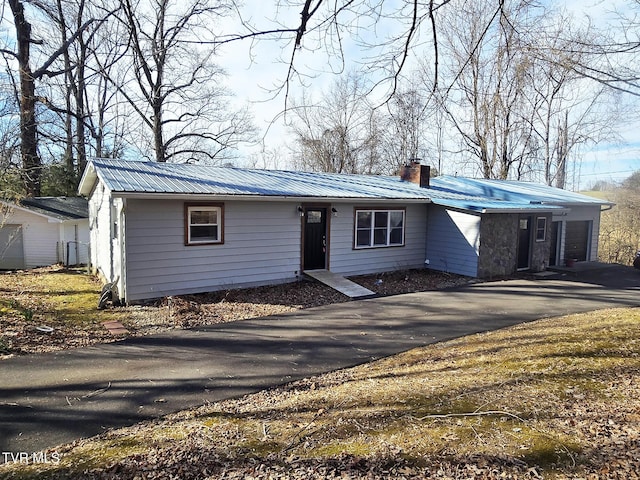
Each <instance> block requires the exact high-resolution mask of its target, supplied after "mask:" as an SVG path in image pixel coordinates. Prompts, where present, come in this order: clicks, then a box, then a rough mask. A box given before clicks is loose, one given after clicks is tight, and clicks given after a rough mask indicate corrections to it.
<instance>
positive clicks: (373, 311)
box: [0, 266, 640, 453]
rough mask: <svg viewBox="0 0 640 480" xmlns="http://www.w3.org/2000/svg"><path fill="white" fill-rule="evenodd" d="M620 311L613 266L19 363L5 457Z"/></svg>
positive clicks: (3, 415)
mask: <svg viewBox="0 0 640 480" xmlns="http://www.w3.org/2000/svg"><path fill="white" fill-rule="evenodd" d="M624 306H640V271H637V270H634V269H632V268H630V267H621V266H613V267H611V266H610V267H608V268H604V269H596V270H593V269H589V270H586V271H583V272H569V273H562V274H557V275H553V276H548V277H539V278H535V279H520V280H508V281H500V282H486V283H477V284H472V285H469V286H465V287H462V288H455V289H450V290H441V291H434V292H423V293H413V294H406V295H397V296H392V297H384V298H374V299H369V300H361V301H355V302H349V303H342V304H335V305H329V306H325V307H317V308H311V309H307V310H302V311H300V312H296V313H293V314H286V315H278V316H272V317H265V318H260V319H254V320H247V321H241V322H235V323H227V324H220V325H215V326H211V327H206V328H199V329H193V330H177V331H172V332H167V333H164V334H159V335H153V336H148V337H140V338H131V339H128V340H125V341H122V342H117V343H112V344H106V345H98V346H93V347H89V348H83V349H78V350H69V351H62V352H57V353H50V354H41V355H29V356H24V357H15V358H11V359H8V360H4V361H0V451H1V452H15V453H17V452H38V451H41V450H43V449H46V448H49V447H52V446H55V445H57V444H60V443H64V442H68V441H71V440H74V439H77V438H81V437H86V436H90V435H94V434H97V433H100V432H102V431H104V430H105V429H107V428H112V427H118V426H124V425H130V424H132V423H135V422H138V421H141V420H145V419H150V418H154V417H157V416H159V415H163V414H166V413H169V412H174V411H177V410H182V409H185V408H188V407H192V406H196V405H202V404H204V403H206V402H213V401H217V400H220V399H224V398H230V397H236V396H240V395H243V394H246V393H250V392H255V391H258V390H260V389H263V388H265V387H269V386H273V385H278V384H282V383H286V382H289V381H291V380H294V379H300V378H304V377H307V376H310V375H313V374H317V373H321V372H326V371H330V370H335V369H338V368H344V367H348V366H353V365H357V364H360V363H364V362H368V361H371V360H373V359H377V358H380V357H384V356H387V355H391V354H394V353H397V352H401V351H404V350H407V349H410V348H413V347H416V346H420V345H425V344H429V343H435V342H439V341H442V340H447V339H451V338H455V337H459V336H463V335H468V334H471V333H476V332H481V331H487V330H493V329H498V328H502V327H506V326H510V325H514V324H517V323H521V322H525V321H530V320H534V319H539V318H543V317H551V316H556V315H562V314H568V313H577V312H583V311H590V310H595V309H600V308H607V307H624Z"/></svg>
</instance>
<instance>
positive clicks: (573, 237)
mask: <svg viewBox="0 0 640 480" xmlns="http://www.w3.org/2000/svg"><path fill="white" fill-rule="evenodd" d="M590 236H591V222H588V221H586V222H567V231H566V236H565V248H564V256H565V258H573V259H576V260H578V261H579V262H584V261H586V260H587V255H588V253H589V237H590Z"/></svg>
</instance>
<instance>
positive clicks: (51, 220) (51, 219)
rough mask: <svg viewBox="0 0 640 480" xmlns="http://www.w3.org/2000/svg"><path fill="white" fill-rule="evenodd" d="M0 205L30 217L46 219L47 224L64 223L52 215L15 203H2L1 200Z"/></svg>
mask: <svg viewBox="0 0 640 480" xmlns="http://www.w3.org/2000/svg"><path fill="white" fill-rule="evenodd" d="M0 203H3V204H5V205H8V206H9V208H15V209H17V210H20V211H22V212H27V213H31V214H32V215H37V216H39V217H43V218H46V219H47V221H48V222H49V223H62V222H64V219H61V218H58V217H54V216H52V215H47V214H46V213H44V212H43V211H40V210H33V209H31V208H29V207H25V206H24V205H19V204H17V203H12V202H5V201H2V200H0Z"/></svg>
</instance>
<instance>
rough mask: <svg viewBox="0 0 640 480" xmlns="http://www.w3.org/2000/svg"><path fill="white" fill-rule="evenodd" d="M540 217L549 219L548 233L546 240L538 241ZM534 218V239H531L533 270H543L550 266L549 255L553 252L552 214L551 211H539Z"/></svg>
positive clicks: (531, 267) (531, 268)
mask: <svg viewBox="0 0 640 480" xmlns="http://www.w3.org/2000/svg"><path fill="white" fill-rule="evenodd" d="M540 217H546V219H547V233H546V235H545V236H544V242H537V241H536V225H537V219H538V218H540ZM531 218H533V226H532V228H533V239H532V240H531V266H530V268H529V269H530V270H531V271H532V272H543V271H545V270H546V269H547V267H548V266H549V255H550V253H551V214H550V213H538V214H536V215H532V216H531Z"/></svg>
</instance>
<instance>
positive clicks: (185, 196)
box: [111, 191, 431, 203]
mask: <svg viewBox="0 0 640 480" xmlns="http://www.w3.org/2000/svg"><path fill="white" fill-rule="evenodd" d="M111 195H112V196H113V197H115V198H135V199H140V200H145V199H149V200H150V199H164V200H210V199H211V198H215V199H216V200H225V201H231V200H238V201H264V202H283V201H286V202H296V201H297V202H327V203H328V202H342V203H344V202H352V203H355V202H357V203H380V202H394V203H431V199H429V198H411V197H406V198H393V197H321V196H302V195H259V194H236V195H231V194H216V193H168V192H122V191H120V192H118V191H112V192H111Z"/></svg>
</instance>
